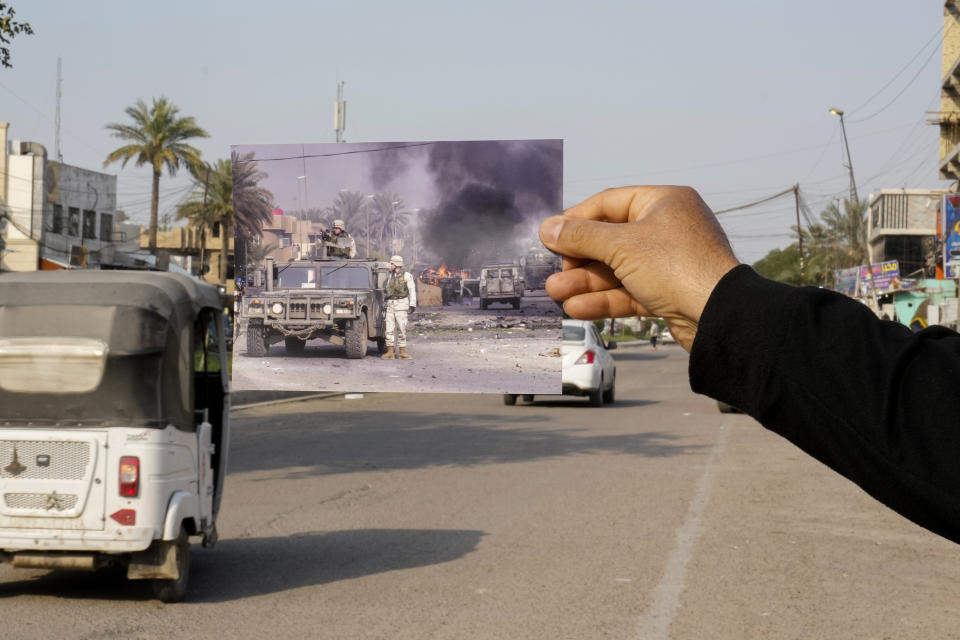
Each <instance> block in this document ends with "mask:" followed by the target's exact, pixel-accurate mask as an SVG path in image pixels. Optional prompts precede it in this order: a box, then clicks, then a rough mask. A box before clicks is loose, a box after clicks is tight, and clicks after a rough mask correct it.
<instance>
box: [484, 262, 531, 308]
mask: <svg viewBox="0 0 960 640" xmlns="http://www.w3.org/2000/svg"><path fill="white" fill-rule="evenodd" d="M522 297H523V278H522V276H521V275H520V267H519V266H518V265H515V264H509V263H505V264H485V265H483V268H482V269H480V308H481V309H486V308H487V307H488V306H489V305H491V304H492V303H494V302H502V303H504V304H511V305H513V308H514V309H519V308H520V298H522Z"/></svg>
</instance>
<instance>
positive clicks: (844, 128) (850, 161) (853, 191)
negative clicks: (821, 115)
mask: <svg viewBox="0 0 960 640" xmlns="http://www.w3.org/2000/svg"><path fill="white" fill-rule="evenodd" d="M830 113H832V114H833V115H835V116H840V132H841V133H843V146H844V148H845V149H846V150H847V165H846V166H847V169H849V170H850V197H851V198H853V202H854V203H855V204H857V203H859V202H860V199H859V198H858V197H857V182H856V180H854V179H853V158H851V157H850V144H849V143H848V142H847V126H846V124H844V121H843V110H842V109H837V108H833V109H830Z"/></svg>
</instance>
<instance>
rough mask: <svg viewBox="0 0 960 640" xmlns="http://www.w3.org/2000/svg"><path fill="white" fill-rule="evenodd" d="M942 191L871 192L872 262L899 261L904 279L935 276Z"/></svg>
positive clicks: (869, 213)
mask: <svg viewBox="0 0 960 640" xmlns="http://www.w3.org/2000/svg"><path fill="white" fill-rule="evenodd" d="M943 194H944V191H942V190H937V189H882V190H881V191H880V192H879V193H872V194H870V198H869V200H868V209H867V215H868V217H867V236H868V237H867V242H868V245H869V248H870V263H871V264H873V263H877V262H885V261H888V260H897V261H898V262H899V263H900V273H901V275H902V276H903V277H905V278H933V277H935V276H936V260H937V255H938V253H937V246H938V244H937V237H938V236H937V217H938V216H939V214H940V198H941V197H942V196H943Z"/></svg>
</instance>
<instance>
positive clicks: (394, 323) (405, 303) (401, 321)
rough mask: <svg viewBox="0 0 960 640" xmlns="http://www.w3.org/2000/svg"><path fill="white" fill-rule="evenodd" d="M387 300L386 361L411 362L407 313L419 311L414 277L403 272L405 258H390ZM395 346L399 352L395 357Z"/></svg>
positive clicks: (386, 291)
mask: <svg viewBox="0 0 960 640" xmlns="http://www.w3.org/2000/svg"><path fill="white" fill-rule="evenodd" d="M385 293H386V298H387V327H386V329H387V336H386V337H387V352H386V353H385V354H383V355H382V356H380V357H381V358H383V359H384V360H393V359H394V357H396V358H400V359H401V360H409V359H410V354H409V353H407V313H412V312H413V311H416V310H417V287H416V284H415V283H414V281H413V276H412V275H410V273H409V272H408V271H404V270H403V257H402V256H393V257H392V258H390V279H389V280H387V286H386V287H385ZM394 346H396V348H397V351H396V355H394Z"/></svg>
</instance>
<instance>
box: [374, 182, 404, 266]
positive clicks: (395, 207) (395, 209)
mask: <svg viewBox="0 0 960 640" xmlns="http://www.w3.org/2000/svg"><path fill="white" fill-rule="evenodd" d="M370 213H371V220H370V235H371V236H372V237H373V239H374V241H375V245H376V248H377V249H378V250H381V251H382V250H386V251H385V252H390V251H392V248H391V247H390V246H389V244H388V243H387V238H401V237H403V234H404V232H405V231H406V228H407V225H408V224H409V218H410V212H409V211H405V210H404V204H403V200H402V199H401V198H400V196H399V195H397V194H395V193H390V192H386V193H378V194H376V195H374V196H373V198H372V201H371V204H370Z"/></svg>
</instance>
